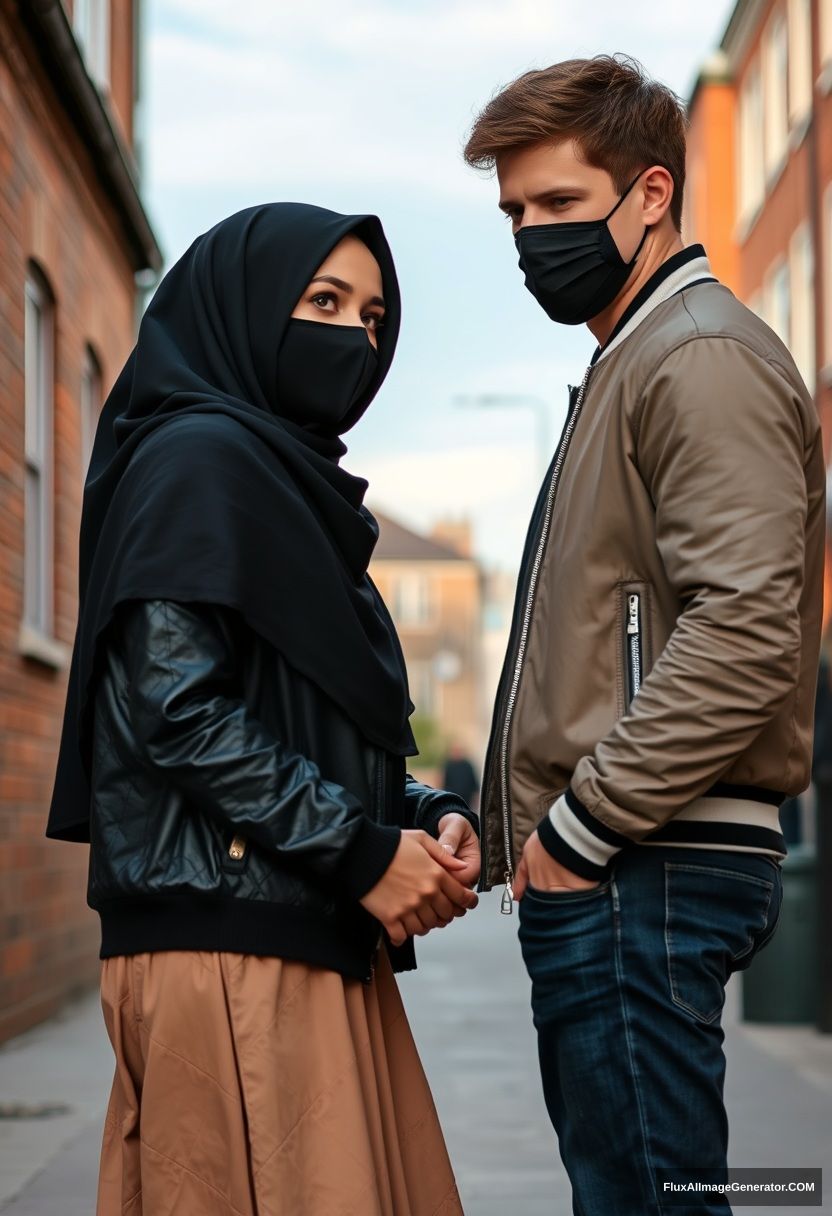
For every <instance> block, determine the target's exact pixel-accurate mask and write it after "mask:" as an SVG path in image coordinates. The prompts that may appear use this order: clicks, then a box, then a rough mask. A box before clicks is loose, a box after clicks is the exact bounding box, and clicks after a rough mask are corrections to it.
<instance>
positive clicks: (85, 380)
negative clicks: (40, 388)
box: [79, 343, 102, 486]
mask: <svg viewBox="0 0 832 1216" xmlns="http://www.w3.org/2000/svg"><path fill="white" fill-rule="evenodd" d="M101 400H102V394H101V364H100V362H99V360H98V356H97V355H96V353H95V351H94V350H93V348H92V346H91V345H90V344H89V343H87V344H86V345H85V347H84V356H83V361H82V363H81V394H80V400H79V408H80V413H81V485H82V486H83V485H84V483H85V482H86V479H87V472H88V470H89V467H90V456H91V455H92V444H93V440H94V439H95V429H96V426H97V424H98V415H99V413H100V412H101Z"/></svg>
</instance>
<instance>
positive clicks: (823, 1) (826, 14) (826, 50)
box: [819, 0, 832, 68]
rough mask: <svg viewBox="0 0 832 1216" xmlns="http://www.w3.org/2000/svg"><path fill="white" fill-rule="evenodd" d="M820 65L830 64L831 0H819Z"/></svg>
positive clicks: (831, 47) (831, 42)
mask: <svg viewBox="0 0 832 1216" xmlns="http://www.w3.org/2000/svg"><path fill="white" fill-rule="evenodd" d="M819 18H820V66H821V67H822V68H823V67H826V66H827V65H828V64H832V0H820V13H819Z"/></svg>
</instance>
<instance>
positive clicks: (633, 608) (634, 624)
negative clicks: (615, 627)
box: [627, 595, 638, 633]
mask: <svg viewBox="0 0 832 1216" xmlns="http://www.w3.org/2000/svg"><path fill="white" fill-rule="evenodd" d="M628 603H629V609H630V615H629V619H628V621H627V632H628V633H638V596H637V595H631V596H629V597H628Z"/></svg>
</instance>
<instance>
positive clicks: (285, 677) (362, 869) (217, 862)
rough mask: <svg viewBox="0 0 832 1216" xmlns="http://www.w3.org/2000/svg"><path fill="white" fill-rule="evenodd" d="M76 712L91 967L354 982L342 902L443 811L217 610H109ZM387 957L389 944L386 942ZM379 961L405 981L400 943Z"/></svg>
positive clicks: (407, 951) (356, 930) (397, 764)
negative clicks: (82, 764)
mask: <svg viewBox="0 0 832 1216" xmlns="http://www.w3.org/2000/svg"><path fill="white" fill-rule="evenodd" d="M100 653H101V658H100V661H99V667H98V669H97V675H96V683H95V687H94V701H93V756H92V814H91V828H90V838H91V840H90V862H89V879H88V889H87V903H88V904H89V906H90V907H92V908H95V909H96V910H97V911H98V913H99V915H100V918H101V929H102V943H101V952H100V957H101V958H107V957H109V956H111V955H115V954H131V953H136V952H140V951H145V950H177V949H179V950H185V949H194V950H200V949H201V950H230V951H236V952H241V953H254V954H270V955H275V956H279V957H284V958H295V959H303V960H305V961H307V962H310V963H315V964H318V965H320V966H324V967H329V968H331V969H334V970H337V971H340V972H341V973H342V974H344V975H349V976H354V977H358V978H361V979H364V980H369V979H370V978H371V975H372V962H373V958H374V955H375V952H376V950H377V949H378V948H379V946H380V944H381V941H382V939H383V934H382V932H381V926H380V924H379V922H378V921H377V920H376V919H375V918H374V917H372V916H371V915H370V914H369V913H368V912H367V911H366V910H365V909H364V908H363V907H362V906H361V904H360V903H359V902H358V900H359V899H360V897H361V896H362V895H364V894H365V893H366V892H367V891H369V890H370V889H371V887H373V886H374V885H375V883H376V882H377V881H378V879H379V878H380V877H381V875H382V874H383V873H384V871H385V870H386V868H387V866H388V865H389V863H390V861H391V860H392V857H393V854H394V853H395V851H396V848H397V846H398V842H399V837H400V833H401V829H402V827H418V828H423V829H424V830H426V831H428V832H430V833H431V834H432V835H434V836H435V835H437V833H438V822H439V820H440V819H441V817H442V816H443V815H445V814H447V813H448V812H449V811H457V812H459V813H461V814H464V815H465V816H466V817H467V818H468V819H469V820H470V822H471V823H472V824H474V826H475V827H477V823H478V821H477V817H476V816H475V815H474V814H473V812H471V811H470V810H469V809H468V808H467V806H466V805H465V803H463V802H462V800H461V799H459V798H458V797H457V796H456V795H454V794H450V793H447V792H445V791H442V790H434V789H431V788H430V787H429V786H425V785H422V784H420V783H419V782H417V781H414V780H413V778H411V777H410V776H409V775H408V774H406V773H405V761H404V759H402V758H400V757H397V756H393V755H390V754H389V753H387V752H385V751H383V750H382V749H380V748H378V747H376V746H374V745H372V744H370V743H369V742H368V741H367V740H366V739H365V738H364V737H363V736H362V735H361V734H360V732H359V731H358V729H357V728H356V726H355V725H354V724H353V723H352V721H351V720H350V719H349V718H347V716H346V715H345V714H344V713H343V712H342V711H341V710H340V708H339V707H338V706H337V705H336V704H335V703H334V702H333V701H331V699H329V698H328V697H327V696H326V695H325V694H323V693H322V692H321V691H320V690H319V689H318V688H317V686H316V685H314V684H312V683H311V682H310V681H309V680H307V679H305V678H304V677H303V676H302V675H300V674H299V673H298V672H297V671H296V670H295V669H294V668H293V667H291V666H290V665H289V663H287V661H286V660H285V658H284V657H283V656H282V654H280V653H279V652H278V651H277V650H276V649H275V648H274V647H273V646H272V645H271V644H270V643H268V642H267V641H266V640H265V639H263V638H262V637H261V636H260V635H259V634H257V633H255V632H254V631H253V630H251V629H250V628H249V627H248V626H247V625H246V623H245V621H244V620H243V619H242V617H241V616H240V615H239V614H238V613H237V612H236V611H234V610H233V609H230V608H227V607H225V606H221V605H214V604H203V603H189V604H185V603H178V602H173V601H171V600H162V599H158V600H131V601H128V602H126V603H123V604H120V605H119V607H118V609H117V611H116V614H115V616H114V618H113V620H112V622H111V624H110V626H109V628H108V630H107V631H106V634H105V639H104V645H102V647H101V652H100ZM388 945H389V943H388ZM389 948H390V954H391V958H392V960H393V966H394V968H395V969H396V970H402V969H405V968H408V967H413V966H415V956H414V951H413V943H412V939H411V940H409V941H408V942H407V943H406V944H405V946H403V947H401V948H399V949H394V948H393V947H389Z"/></svg>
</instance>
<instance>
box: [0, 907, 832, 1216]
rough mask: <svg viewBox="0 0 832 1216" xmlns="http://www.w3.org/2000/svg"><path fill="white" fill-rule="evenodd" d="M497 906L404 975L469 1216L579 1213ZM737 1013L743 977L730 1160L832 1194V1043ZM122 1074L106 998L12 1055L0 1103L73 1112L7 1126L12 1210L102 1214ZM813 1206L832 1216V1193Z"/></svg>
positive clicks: (1, 1184)
mask: <svg viewBox="0 0 832 1216" xmlns="http://www.w3.org/2000/svg"><path fill="white" fill-rule="evenodd" d="M498 905H499V893H498V892H492V893H491V894H490V895H487V896H483V897H481V903H480V907H479V909H478V910H477V912H476V913H474V914H469V915H468V916H466V917H465V918H464V920H462V921H460V922H458V923H457V924H455V925H453V926H452V927H451V928H449V929H448V930H443V931H442V932H438V933H434V934H432V935H431V936H430V938H428V939H427V940H426V941H424V942H420V943H419V953H420V968H419V971H418V972H416V973H414V974H409V975H404V976H402V977H401V986H402V991H403V993H404V997H405V1001H406V1003H407V1006H408V1010H409V1013H410V1018H411V1023H412V1025H413V1029H414V1033H415V1035H416V1038H417V1041H418V1043H419V1045H420V1048H421V1051H422V1056H423V1059H424V1061H425V1065H426V1067H427V1069H428V1072H429V1075H430V1077H431V1082H432V1085H433V1090H434V1094H435V1097H436V1102H437V1106H438V1107H439V1112H440V1115H441V1117H442V1122H443V1126H444V1128H445V1133H446V1136H447V1140H448V1145H449V1148H450V1151H451V1156H452V1159H453V1162H454V1165H455V1168H456V1172H457V1178H458V1181H459V1185H460V1190H461V1192H462V1197H463V1201H464V1204H465V1210H466V1214H467V1216H506V1213H507V1212H513V1211H516V1212H522V1213H523V1216H571V1211H572V1208H571V1200H570V1195H569V1186H568V1183H567V1180H566V1176H565V1174H564V1171H563V1168H562V1166H561V1164H560V1159H559V1157H558V1155H557V1145H556V1142H555V1139H554V1134H553V1132H552V1130H551V1128H550V1126H549V1123H548V1121H547V1117H546V1112H545V1110H544V1107H543V1101H542V1098H541V1096H540V1087H539V1083H538V1077H537V1061H536V1055H535V1042H534V1033H533V1030H532V1027H531V1022H530V1015H529V1010H528V995H529V983H528V979H527V977H526V974H525V971H524V970H523V965H522V961H521V959H520V954H519V947H518V946H517V942H516V938H515V934H516V931H517V916H516V913H515V915H514V916H512V917H504V916H501V915H500V914H499V907H498ZM736 1005H737V992H736V991H734V984H733V982H732V985H731V986H730V987H729V1000H728V1008H727V1010H726V1017H725V1025H726V1031H727V1041H726V1050H727V1054H728V1079H727V1102H728V1107H729V1115H730V1118H731V1129H732V1131H731V1161H732V1164H733V1165H737V1166H740V1165H742V1166H751V1165H777V1166H818V1165H820V1166H825V1167H826V1170H825V1173H826V1181H827V1187H828V1188H829V1190H830V1192H832V1036H830V1037H828V1038H827V1037H822V1036H819V1035H817V1034H815V1033H814V1032H813V1031H812V1030H810V1029H808V1028H803V1027H799V1028H791V1027H775V1026H765V1027H761V1026H755V1027H749V1026H739V1025H737V1022H736ZM112 1071H113V1057H112V1050H111V1048H110V1044H109V1040H108V1039H107V1034H106V1030H105V1027H104V1022H103V1018H102V1014H101V1007H100V1004H99V998H98V992H97V991H93V992H91V993H89V994H88V996H86V997H85V998H84V999H83V1000H81V1001H78V1002H75V1003H74V1004H73V1005H72V1006H70V1007H67V1008H66V1009H65V1010H64V1011H63V1012H62V1014H61V1015H60V1016H59V1017H57V1018H54V1019H51V1020H50V1021H49V1022H47V1023H44V1024H43V1025H42V1026H39V1027H37V1028H35V1029H34V1030H32V1031H30V1032H28V1033H27V1034H26V1035H21V1036H20V1037H19V1038H17V1039H14V1040H12V1041H11V1042H10V1043H7V1044H5V1045H3V1046H2V1047H0V1105H4V1106H5V1105H7V1104H10V1103H13V1102H18V1101H19V1102H25V1103H27V1104H29V1103H31V1104H34V1103H38V1102H49V1103H56V1104H57V1103H65V1104H66V1105H67V1106H68V1107H69V1108H70V1109H69V1110H68V1111H67V1112H66V1113H64V1114H59V1115H55V1116H52V1117H44V1118H33V1119H20V1120H9V1119H0V1212H2V1213H3V1216H94V1211H95V1185H96V1177H97V1169H98V1153H99V1149H100V1143H101V1130H102V1123H103V1117H104V1110H105V1107H106V1104H107V1098H108V1095H109V1088H110V1081H111V1078H112ZM736 1210H737V1213H738V1214H740V1213H748V1216H755V1213H764V1212H771V1211H776V1212H780V1213H783V1214H784V1216H786V1214H787V1213H789V1212H792V1211H798V1210H800V1211H802V1210H803V1209H795V1208H785V1207H781V1208H776V1209H771V1208H767V1209H764V1208H757V1207H753V1208H752V1207H741V1208H737V1209H736ZM808 1210H810V1211H814V1212H820V1213H826V1214H827V1216H832V1197H830V1199H829V1200H827V1202H826V1204H824V1206H823V1207H822V1208H812V1209H808ZM147 1216H152V1213H148V1214H147ZM182 1216H198V1214H197V1213H193V1214H192V1213H183V1214H182ZM287 1216H289V1214H287Z"/></svg>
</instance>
